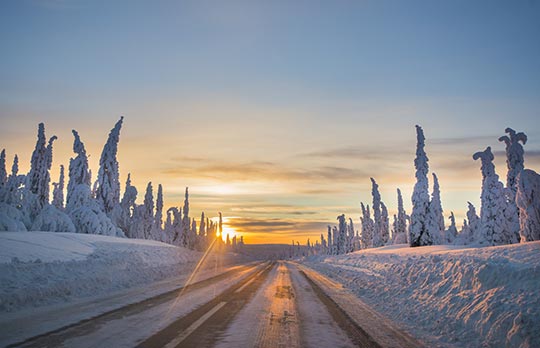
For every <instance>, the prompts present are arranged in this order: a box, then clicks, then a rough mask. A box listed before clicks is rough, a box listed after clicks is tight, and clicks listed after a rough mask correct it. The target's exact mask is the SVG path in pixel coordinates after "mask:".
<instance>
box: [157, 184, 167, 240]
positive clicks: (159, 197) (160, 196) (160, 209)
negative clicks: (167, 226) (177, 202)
mask: <svg viewBox="0 0 540 348" xmlns="http://www.w3.org/2000/svg"><path fill="white" fill-rule="evenodd" d="M154 230H155V231H154V236H156V237H157V238H159V239H158V240H160V241H162V242H164V241H165V236H164V235H163V186H161V184H159V185H158V192H157V197H156V213H155V215H154Z"/></svg>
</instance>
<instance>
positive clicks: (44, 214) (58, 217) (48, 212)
mask: <svg viewBox="0 0 540 348" xmlns="http://www.w3.org/2000/svg"><path fill="white" fill-rule="evenodd" d="M30 230H31V231H48V232H71V233H75V232H76V231H77V230H76V228H75V225H74V224H73V222H72V221H71V218H70V217H69V216H68V215H67V214H66V213H64V212H63V211H62V210H60V209H59V208H57V207H56V206H55V205H52V204H47V205H46V206H45V207H44V208H43V209H42V210H41V212H40V213H39V214H38V216H36V218H35V219H34V222H33V223H32V227H31V228H30Z"/></svg>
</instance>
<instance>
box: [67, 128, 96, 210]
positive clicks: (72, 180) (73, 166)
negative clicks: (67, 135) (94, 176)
mask: <svg viewBox="0 0 540 348" xmlns="http://www.w3.org/2000/svg"><path fill="white" fill-rule="evenodd" d="M72 132H73V136H74V137H75V140H74V142H73V152H75V153H76V154H77V156H76V157H75V158H72V159H70V160H69V182H68V185H67V196H66V208H69V209H71V208H73V207H74V205H75V201H76V200H77V197H74V196H73V195H74V194H75V188H76V187H77V186H79V185H85V186H88V191H90V178H91V174H90V172H89V169H88V156H87V155H86V150H85V148H84V144H83V143H82V141H81V138H80V137H79V133H77V131H75V130H73V131H72ZM79 191H80V190H79Z"/></svg>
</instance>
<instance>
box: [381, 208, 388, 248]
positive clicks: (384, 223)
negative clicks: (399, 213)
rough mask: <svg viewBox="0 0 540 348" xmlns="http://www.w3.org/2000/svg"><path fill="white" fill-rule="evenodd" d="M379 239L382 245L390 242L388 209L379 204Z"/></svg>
mask: <svg viewBox="0 0 540 348" xmlns="http://www.w3.org/2000/svg"><path fill="white" fill-rule="evenodd" d="M381 237H382V243H383V245H386V244H388V241H389V240H390V219H389V218H388V208H386V205H385V204H384V203H383V202H381Z"/></svg>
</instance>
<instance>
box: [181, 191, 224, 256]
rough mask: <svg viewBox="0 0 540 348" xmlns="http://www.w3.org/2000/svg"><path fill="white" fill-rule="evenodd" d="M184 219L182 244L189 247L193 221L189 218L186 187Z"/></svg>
mask: <svg viewBox="0 0 540 348" xmlns="http://www.w3.org/2000/svg"><path fill="white" fill-rule="evenodd" d="M182 213H183V214H184V215H183V218H182V235H181V240H180V241H181V244H180V245H182V246H184V247H185V246H187V245H188V237H189V231H190V230H191V219H190V218H189V191H188V188H187V187H186V194H185V199H184V208H183V209H182ZM219 225H220V226H219V228H220V232H221V231H222V230H221V213H219ZM220 234H221V233H220Z"/></svg>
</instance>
